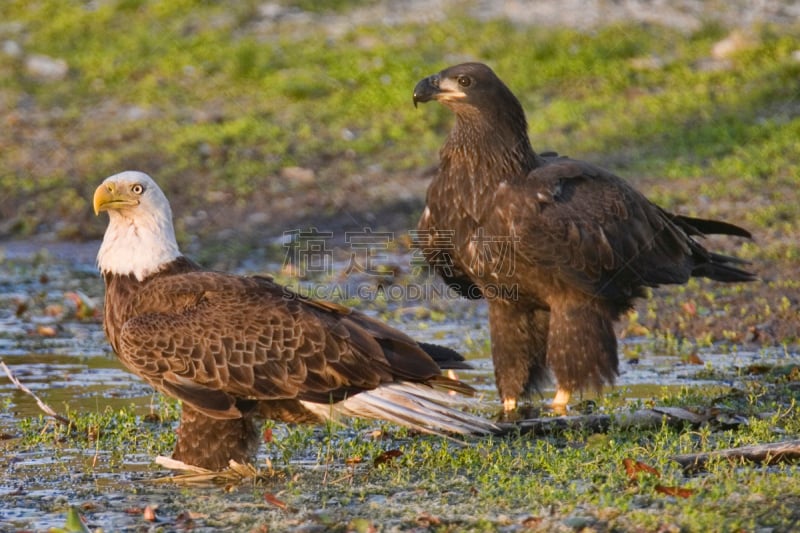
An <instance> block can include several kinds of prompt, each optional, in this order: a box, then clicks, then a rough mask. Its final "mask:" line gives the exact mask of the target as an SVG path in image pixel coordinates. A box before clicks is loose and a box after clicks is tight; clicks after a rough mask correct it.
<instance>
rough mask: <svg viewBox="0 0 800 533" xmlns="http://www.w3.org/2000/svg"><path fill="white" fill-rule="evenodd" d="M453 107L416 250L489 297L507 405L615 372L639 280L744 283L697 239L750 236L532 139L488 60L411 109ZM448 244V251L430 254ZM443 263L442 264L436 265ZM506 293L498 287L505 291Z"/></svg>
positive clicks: (450, 278) (423, 88) (437, 84)
mask: <svg viewBox="0 0 800 533" xmlns="http://www.w3.org/2000/svg"><path fill="white" fill-rule="evenodd" d="M430 100H437V101H439V102H440V103H442V104H443V105H445V106H446V107H448V108H449V109H450V110H451V111H453V112H454V113H455V116H456V119H455V124H454V126H453V128H452V130H451V131H450V134H449V135H448V137H447V140H446V141H445V143H444V145H443V146H442V148H441V151H440V166H439V172H438V174H437V176H436V177H435V178H434V179H433V181H432V182H431V184H430V187H429V188H428V195H427V206H426V209H425V211H424V213H423V215H422V218H421V219H420V221H419V229H420V230H421V233H422V234H423V235H426V236H427V237H428V239H427V240H425V239H424V238H423V239H421V240H420V242H419V246H420V248H421V249H422V251H423V252H424V253H425V254H426V257H427V258H428V259H429V262H430V263H431V264H432V266H433V267H434V268H435V269H436V271H437V272H438V273H439V274H440V275H442V276H443V277H444V278H445V280H446V281H447V282H448V283H449V284H450V285H451V286H452V287H454V288H455V289H456V290H458V291H459V292H460V293H461V294H463V295H465V296H467V297H472V298H476V297H478V298H479V297H481V296H486V297H487V299H488V304H489V325H490V335H491V341H492V358H493V362H494V367H495V377H496V381H497V387H498V390H499V393H500V396H501V399H502V400H503V403H504V407H505V408H506V409H507V410H509V409H513V408H514V406H515V405H516V401H517V399H518V398H519V397H520V396H522V395H524V394H526V393H528V392H530V391H532V390H535V389H536V388H537V387H538V386H540V385H541V384H543V383H544V382H545V381H546V379H547V378H548V369H550V370H551V371H552V372H553V374H554V375H555V378H556V381H557V385H558V391H559V392H558V394H557V396H556V401H555V402H554V404H556V406H558V405H562V406H563V404H565V403H566V401H567V399H568V398H569V394H570V393H571V392H573V391H580V390H583V389H586V388H589V387H593V388H595V389H600V388H601V387H602V386H603V385H604V384H607V383H608V384H611V383H613V382H614V379H615V377H616V375H617V374H618V361H617V341H616V337H615V334H614V330H613V327H612V326H613V322H614V321H615V320H617V319H618V318H619V316H620V314H621V313H623V312H625V311H626V310H628V309H629V308H630V307H631V305H632V303H633V301H634V299H635V298H637V297H642V296H644V294H645V293H644V288H645V287H656V286H658V285H661V284H665V283H685V282H686V281H687V280H688V279H689V278H690V277H692V276H703V277H707V278H711V279H714V280H718V281H725V282H735V281H751V280H753V279H754V276H753V275H752V274H751V273H749V272H746V271H745V270H742V269H741V268H739V267H738V266H737V265H741V264H743V263H745V262H744V261H742V260H739V259H736V258H733V257H728V256H725V255H721V254H717V253H714V252H710V251H708V250H706V249H705V248H704V247H703V246H702V245H701V244H700V243H699V242H698V241H697V240H696V239H695V237H701V236H703V235H704V234H711V233H719V234H728V235H738V236H742V237H750V234H749V233H748V232H747V231H746V230H744V229H742V228H739V227H737V226H734V225H732V224H728V223H725V222H719V221H713V220H703V219H696V218H691V217H684V216H680V215H674V214H671V213H667V212H666V211H664V210H663V209H661V208H660V207H658V206H657V205H655V204H653V203H651V202H650V201H648V200H647V199H646V198H645V197H644V196H643V195H641V194H640V193H639V192H637V191H636V190H635V189H634V188H633V187H631V186H630V185H628V184H627V183H626V182H625V181H623V180H622V179H621V178H619V177H617V176H615V175H614V174H612V173H611V172H609V171H607V170H604V169H602V168H599V167H596V166H594V165H591V164H589V163H586V162H583V161H577V160H574V159H570V158H568V157H560V156H558V155H557V154H554V153H547V154H537V153H536V152H534V150H533V148H532V147H531V143H530V140H529V139H528V133H527V122H526V119H525V113H524V111H523V109H522V106H521V105H520V103H519V101H518V100H517V99H516V97H515V96H514V95H513V93H512V92H511V91H510V90H509V89H508V87H506V85H505V84H504V83H503V82H502V81H501V80H500V79H499V78H498V77H497V76H496V75H495V73H494V72H493V71H492V70H491V69H490V68H489V67H487V66H486V65H483V64H480V63H465V64H461V65H456V66H453V67H450V68H447V69H445V70H443V71H441V72H440V73H438V74H434V75H432V76H429V77H427V78H425V79H423V80H422V81H420V82H419V83H418V84H417V86H416V88H415V89H414V104H415V105H416V103H417V102H427V101H430ZM443 241H444V242H447V243H448V245H449V249H448V250H444V249H441V248H437V246H441V245H440V244H439V245H437V243H441V242H443ZM443 258H446V260H445V259H443ZM503 291H505V293H504V292H503Z"/></svg>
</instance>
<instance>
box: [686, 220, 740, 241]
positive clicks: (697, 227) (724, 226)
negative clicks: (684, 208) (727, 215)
mask: <svg viewBox="0 0 800 533" xmlns="http://www.w3.org/2000/svg"><path fill="white" fill-rule="evenodd" d="M672 217H673V218H672V220H673V222H675V223H677V224H678V225H679V226H680V227H681V228H683V230H684V231H686V232H687V233H688V234H690V235H736V236H737V237H746V238H748V239H752V238H753V235H752V234H751V233H750V232H749V231H747V230H746V229H744V228H741V227H739V226H737V225H735V224H730V223H728V222H722V221H721V220H708V219H705V218H694V217H686V216H683V215H673V216H672Z"/></svg>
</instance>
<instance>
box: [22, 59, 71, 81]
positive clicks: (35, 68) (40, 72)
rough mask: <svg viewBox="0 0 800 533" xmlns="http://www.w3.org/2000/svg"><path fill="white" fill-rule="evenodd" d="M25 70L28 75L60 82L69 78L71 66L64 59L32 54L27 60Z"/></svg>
mask: <svg viewBox="0 0 800 533" xmlns="http://www.w3.org/2000/svg"><path fill="white" fill-rule="evenodd" d="M25 70H27V71H28V74H30V75H32V76H35V77H37V78H40V79H42V80H47V81H58V80H63V79H64V78H65V77H66V76H67V72H68V71H69V66H68V65H67V62H66V61H64V60H63V59H57V58H52V57H49V56H45V55H39V54H32V55H29V56H28V57H26V58H25Z"/></svg>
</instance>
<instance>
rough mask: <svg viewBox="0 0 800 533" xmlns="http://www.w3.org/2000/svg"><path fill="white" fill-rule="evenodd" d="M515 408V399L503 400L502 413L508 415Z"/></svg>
mask: <svg viewBox="0 0 800 533" xmlns="http://www.w3.org/2000/svg"><path fill="white" fill-rule="evenodd" d="M516 408H517V399H516V398H503V412H504V413H510V412H511V411H513V410H515V409H516Z"/></svg>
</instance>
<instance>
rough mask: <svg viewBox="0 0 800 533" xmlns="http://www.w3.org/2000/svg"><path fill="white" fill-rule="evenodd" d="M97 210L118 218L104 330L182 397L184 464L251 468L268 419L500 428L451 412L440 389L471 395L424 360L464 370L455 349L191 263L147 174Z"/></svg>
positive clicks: (113, 189) (106, 255)
mask: <svg viewBox="0 0 800 533" xmlns="http://www.w3.org/2000/svg"><path fill="white" fill-rule="evenodd" d="M94 210H95V213H96V214H99V213H100V212H101V211H106V212H108V216H109V224H108V228H107V230H106V233H105V236H104V238H103V243H102V245H101V247H100V250H99V252H98V256H97V262H98V266H99V268H100V270H101V272H102V275H103V279H104V281H105V288H106V293H105V310H104V314H105V316H104V328H105V332H106V335H107V337H108V340H109V342H110V343H111V347H112V348H113V350H114V352H116V354H117V356H118V357H119V359H120V360H121V361H122V363H123V364H124V365H125V366H126V367H127V368H128V369H129V370H130V371H131V372H133V373H134V374H136V375H138V376H139V377H141V378H142V379H143V380H144V381H146V382H147V383H149V384H150V385H152V386H153V387H154V388H155V389H156V390H158V391H160V392H162V393H164V394H166V395H168V396H171V397H173V398H177V399H179V400H181V402H182V413H181V422H180V427H179V429H178V441H177V444H176V447H175V451H174V455H173V457H174V458H175V459H178V460H181V461H183V462H185V463H189V464H193V465H196V466H200V467H204V468H209V469H212V470H218V469H221V468H223V467H225V466H226V465H227V464H228V462H229V460H230V459H233V460H236V461H239V462H245V461H248V460H251V459H252V457H253V455H254V453H255V451H256V448H257V446H258V436H257V426H256V422H257V421H258V420H259V419H260V418H265V417H266V418H272V419H275V420H279V421H286V422H319V421H322V420H324V419H327V418H329V417H331V416H332V415H334V414H343V415H347V416H361V417H367V418H378V419H385V420H389V421H392V422H395V423H398V424H401V425H404V426H408V427H411V428H414V429H416V430H419V431H423V432H428V433H435V434H445V433H456V434H487V433H493V432H495V431H496V430H497V427H496V426H495V425H494V424H492V423H490V422H489V421H486V420H484V419H482V418H480V417H477V416H474V415H470V414H468V413H463V412H461V411H459V410H457V409H454V408H453V407H451V406H448V405H447V403H448V401H449V403H452V400H449V398H450V395H449V394H447V393H446V392H443V391H446V390H455V391H459V392H464V393H469V392H470V388H469V387H468V386H467V385H465V384H464V383H461V382H460V381H457V380H453V379H449V378H447V377H444V376H442V375H441V371H440V366H439V365H438V364H437V362H436V361H435V360H434V359H433V358H432V357H431V355H429V353H428V352H430V354H432V355H433V356H434V357H436V358H437V359H439V361H440V362H441V363H442V366H450V365H455V366H460V365H461V364H462V363H461V362H460V359H459V358H458V357H455V356H454V353H453V352H452V351H449V350H447V349H443V348H441V347H436V346H432V345H427V344H419V343H417V342H415V341H414V340H412V339H411V338H410V337H408V336H407V335H405V334H403V333H402V332H400V331H398V330H396V329H393V328H390V327H389V326H386V325H385V324H383V323H381V322H379V321H377V320H375V319H372V318H370V317H368V316H366V315H364V314H362V313H359V312H356V311H354V310H351V309H348V308H346V307H343V306H340V305H337V304H334V303H329V302H322V301H315V300H311V299H308V298H304V297H302V296H300V295H297V294H295V293H293V292H291V291H290V290H289V289H287V288H285V287H282V286H280V285H278V284H276V283H274V282H273V281H272V280H271V279H269V278H266V277H259V276H252V277H247V276H235V275H230V274H224V273H219V272H211V271H207V270H204V269H202V268H201V267H200V266H198V265H197V264H195V263H194V262H192V261H191V260H189V259H188V258H186V257H184V256H183V255H182V254H181V252H180V250H179V249H178V245H177V242H176V240H175V233H174V230H173V225H172V213H171V211H170V206H169V202H168V201H167V198H166V197H165V196H164V193H163V192H162V191H161V189H160V188H159V187H158V185H156V183H155V182H154V181H153V180H152V179H151V178H150V177H149V176H148V175H146V174H144V173H141V172H133V171H129V172H122V173H120V174H116V175H114V176H111V177H109V178H107V179H106V180H105V181H103V182H102V184H100V186H99V187H97V190H96V191H95V193H94Z"/></svg>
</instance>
